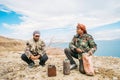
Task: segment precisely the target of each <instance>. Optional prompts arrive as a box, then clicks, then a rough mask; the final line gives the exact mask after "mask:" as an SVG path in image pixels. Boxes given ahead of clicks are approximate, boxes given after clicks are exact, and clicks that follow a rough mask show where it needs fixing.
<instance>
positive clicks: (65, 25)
mask: <svg viewBox="0 0 120 80" xmlns="http://www.w3.org/2000/svg"><path fill="white" fill-rule="evenodd" d="M33 3H34V4H33ZM106 3H107V4H106ZM119 13H120V0H90V1H88V0H52V1H50V0H36V1H34V0H30V1H27V0H19V1H17V0H0V35H2V36H7V37H11V38H17V39H24V40H28V39H29V38H31V37H32V32H33V31H34V30H40V31H41V36H42V39H43V40H45V41H46V42H47V41H50V40H51V39H52V40H53V41H55V42H63V41H64V42H67V41H71V39H72V37H73V35H74V34H75V32H76V31H75V30H76V25H77V23H83V24H85V25H86V27H87V30H88V32H89V33H90V34H91V35H93V37H94V38H95V40H117V39H120V14H119Z"/></svg>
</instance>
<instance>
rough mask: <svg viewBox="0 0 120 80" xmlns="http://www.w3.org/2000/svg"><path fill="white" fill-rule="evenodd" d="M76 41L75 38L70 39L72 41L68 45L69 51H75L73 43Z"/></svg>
mask: <svg viewBox="0 0 120 80" xmlns="http://www.w3.org/2000/svg"><path fill="white" fill-rule="evenodd" d="M75 40H76V38H75V36H74V37H73V39H72V41H71V42H70V43H69V48H70V49H71V50H73V51H74V50H75V49H76V46H75V42H76V41H75Z"/></svg>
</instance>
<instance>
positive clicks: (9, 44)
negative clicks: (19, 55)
mask: <svg viewBox="0 0 120 80" xmlns="http://www.w3.org/2000/svg"><path fill="white" fill-rule="evenodd" d="M24 47H25V41H23V40H16V39H12V38H7V37H4V36H0V52H2V51H21V50H24Z"/></svg>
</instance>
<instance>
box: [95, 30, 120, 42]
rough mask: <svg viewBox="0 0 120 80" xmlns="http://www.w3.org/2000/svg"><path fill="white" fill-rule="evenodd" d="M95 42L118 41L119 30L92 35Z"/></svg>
mask: <svg viewBox="0 0 120 80" xmlns="http://www.w3.org/2000/svg"><path fill="white" fill-rule="evenodd" d="M94 37H95V39H96V40H114V39H120V29H114V30H104V31H99V32H96V33H94Z"/></svg>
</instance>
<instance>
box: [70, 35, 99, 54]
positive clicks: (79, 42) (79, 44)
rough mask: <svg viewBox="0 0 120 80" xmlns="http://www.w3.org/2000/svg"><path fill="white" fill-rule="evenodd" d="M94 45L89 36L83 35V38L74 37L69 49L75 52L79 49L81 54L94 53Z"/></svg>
mask: <svg viewBox="0 0 120 80" xmlns="http://www.w3.org/2000/svg"><path fill="white" fill-rule="evenodd" d="M96 47H97V45H96V43H95V42H94V40H93V38H92V36H91V35H89V34H83V36H79V35H75V36H74V37H73V39H72V41H71V42H70V44H69V48H70V49H71V50H72V51H75V49H76V48H80V49H81V50H82V51H83V53H88V52H89V51H91V52H92V53H94V52H95V51H96Z"/></svg>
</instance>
